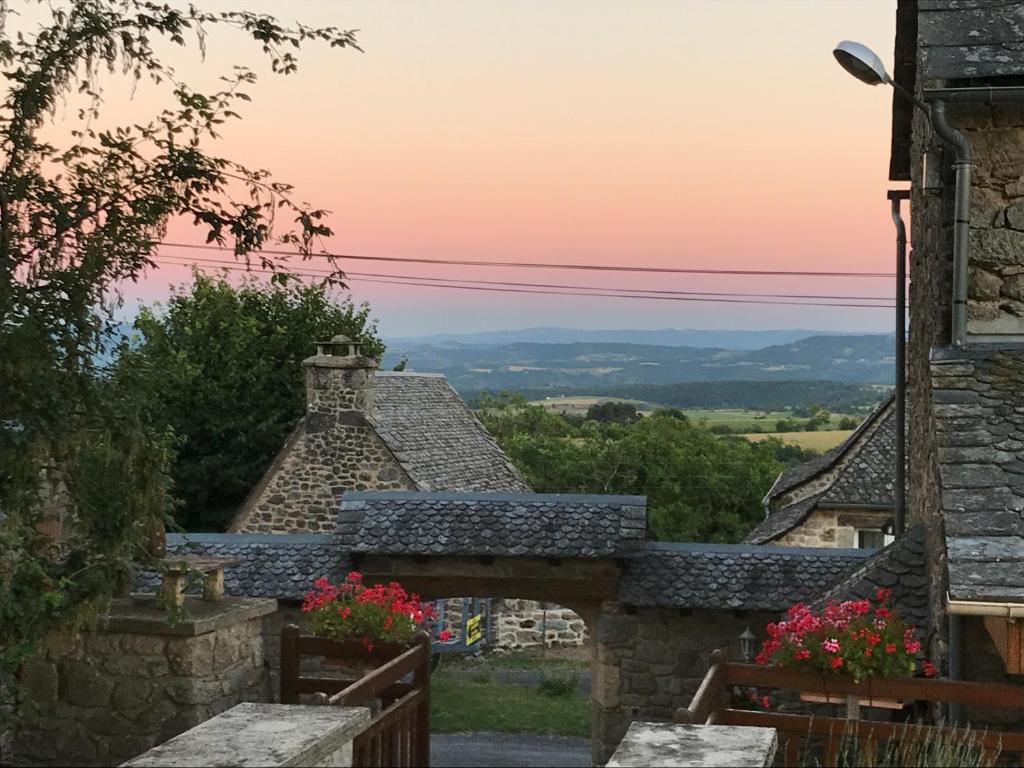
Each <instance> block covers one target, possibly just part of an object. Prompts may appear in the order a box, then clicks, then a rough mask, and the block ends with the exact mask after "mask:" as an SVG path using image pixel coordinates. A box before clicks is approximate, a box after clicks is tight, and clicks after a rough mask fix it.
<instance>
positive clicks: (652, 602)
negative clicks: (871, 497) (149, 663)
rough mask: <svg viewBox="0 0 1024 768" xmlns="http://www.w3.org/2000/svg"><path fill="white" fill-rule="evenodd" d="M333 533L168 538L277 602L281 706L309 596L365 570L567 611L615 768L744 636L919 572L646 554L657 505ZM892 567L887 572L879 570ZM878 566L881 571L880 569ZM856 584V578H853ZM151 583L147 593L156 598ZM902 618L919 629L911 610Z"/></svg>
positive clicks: (373, 575) (618, 503)
mask: <svg viewBox="0 0 1024 768" xmlns="http://www.w3.org/2000/svg"><path fill="white" fill-rule="evenodd" d="M336 519H337V523H338V525H337V527H336V529H335V530H334V531H333V532H332V533H287V534H248V533H227V534H188V535H182V534H171V535H168V537H167V542H168V547H169V548H170V549H172V550H173V551H177V552H192V553H195V554H202V555H208V556H215V557H227V558H232V559H235V560H237V561H238V564H237V565H235V566H233V567H231V568H229V569H227V570H226V571H225V574H224V575H225V590H226V591H227V593H228V594H230V595H248V596H254V597H270V598H275V599H277V601H278V605H279V608H278V611H277V612H276V613H275V614H273V615H271V616H268V617H267V618H266V619H265V620H264V646H265V649H266V650H265V653H266V658H267V659H268V661H269V663H270V665H271V680H272V681H273V684H272V685H271V690H273V691H276V690H277V685H276V679H275V677H276V670H275V669H274V664H275V659H276V658H277V647H278V646H277V643H278V638H279V635H280V629H281V624H282V622H286V621H293V620H295V619H296V618H298V617H299V615H300V614H299V611H298V605H299V602H300V601H301V599H302V596H303V594H304V592H305V591H306V590H307V589H308V588H309V584H310V583H311V582H312V580H313V579H315V578H316V577H318V576H320V575H323V574H324V573H343V572H345V571H346V570H348V569H350V568H358V569H359V570H361V571H362V572H363V573H364V574H365V577H366V578H367V579H369V580H370V581H382V582H383V581H386V580H391V579H396V580H398V581H400V582H401V583H402V584H403V585H405V586H406V587H407V588H409V589H410V590H415V591H417V592H419V593H420V594H422V595H424V596H427V597H444V596H447V595H452V594H460V595H464V596H470V597H503V598H525V599H528V600H534V601H545V602H551V603H556V604H558V605H561V606H565V607H566V608H568V609H571V610H572V611H573V612H574V614H575V615H577V616H578V617H580V619H581V620H582V621H583V622H585V624H586V625H587V628H588V630H589V632H590V634H591V636H592V638H593V642H592V644H591V659H592V664H591V669H592V672H593V681H594V682H593V688H592V694H591V709H592V741H593V750H594V759H595V764H598V765H603V764H604V763H605V761H606V760H607V759H608V757H609V756H610V755H611V753H612V751H613V750H614V748H615V746H616V745H617V744H618V743H619V741H620V740H621V739H622V737H623V735H624V734H625V732H626V729H627V728H628V726H629V723H630V722H631V721H633V720H638V719H639V720H650V719H669V718H671V716H672V714H673V713H674V711H675V710H676V709H677V708H679V707H683V706H686V705H687V704H689V701H690V698H691V697H692V695H693V693H694V691H695V690H696V688H697V686H698V685H699V684H700V681H701V679H702V678H703V676H704V674H705V673H706V671H707V669H708V666H709V663H710V661H709V660H710V655H711V653H712V652H713V651H714V650H716V649H726V650H727V652H728V653H729V654H731V656H732V657H733V658H743V657H742V655H741V650H740V643H739V638H740V635H741V634H742V633H743V632H744V631H745V630H746V629H747V628H750V629H752V630H754V631H757V632H760V631H761V630H762V628H763V627H764V625H765V623H766V622H768V621H774V620H776V619H777V617H778V615H779V613H780V612H782V611H784V610H786V609H787V608H788V607H789V606H790V605H792V604H793V603H794V602H797V601H808V602H810V601H813V600H815V599H818V598H819V597H821V596H822V595H825V594H827V593H829V592H830V591H836V590H850V591H851V592H855V591H856V590H858V589H860V590H864V589H867V590H873V589H874V588H877V587H878V586H892V587H895V589H896V593H897V597H898V598H900V596H902V595H903V594H905V593H913V594H920V593H921V590H920V588H919V587H918V586H915V585H914V584H912V583H911V582H908V581H907V576H906V574H907V572H908V571H909V572H917V573H919V572H920V570H921V569H920V563H919V562H918V563H917V564H916V566H915V565H911V566H910V567H907V566H906V565H905V564H903V562H902V558H903V554H902V549H901V550H900V553H898V555H897V558H896V559H898V560H899V561H898V562H894V556H893V555H894V552H896V550H895V548H894V547H889V548H887V549H885V550H882V551H881V552H880V553H877V554H872V553H871V552H870V551H868V550H851V549H821V548H813V547H777V546H772V545H767V546H766V545H750V544H742V545H721V544H670V543H656V542H651V541H648V540H647V529H646V500H645V499H643V498H638V497H617V496H578V495H571V494H528V493H457V492H448V493H424V492H408V491H406V492H394V491H384V492H381V491H376V492H373V491H371V492H350V493H347V494H345V495H344V496H343V497H342V500H341V502H340V504H339V506H338V509H337V510H336ZM883 554H884V555H885V557H882V555H883ZM869 566H870V567H869ZM854 577H856V578H854ZM153 578H154V577H153V576H152V575H149V576H145V577H143V579H142V580H141V582H140V585H139V586H140V587H144V588H145V587H152V586H153ZM901 610H904V611H905V612H906V613H907V615H912V610H913V608H912V607H908V608H904V607H903V606H902V603H901Z"/></svg>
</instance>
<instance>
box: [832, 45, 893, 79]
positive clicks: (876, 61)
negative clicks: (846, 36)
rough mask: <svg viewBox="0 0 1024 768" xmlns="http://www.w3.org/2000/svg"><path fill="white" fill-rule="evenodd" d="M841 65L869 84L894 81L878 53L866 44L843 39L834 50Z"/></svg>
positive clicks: (834, 54) (833, 53)
mask: <svg viewBox="0 0 1024 768" xmlns="http://www.w3.org/2000/svg"><path fill="white" fill-rule="evenodd" d="M832 55H833V56H835V57H836V61H838V62H839V66H841V67H842V68H843V69H845V70H846V71H847V72H849V73H850V74H851V75H853V76H854V77H856V78H857V79H858V80H860V81H861V82H862V83H867V84H868V85H881V84H882V83H890V84H891V83H892V78H891V77H889V73H888V72H886V71H885V65H884V64H882V60H881V59H880V58H878V55H877V54H876V53H875V52H874V51H872V50H871V49H870V48H868V47H867V46H866V45H862V44H860V43H855V42H853V41H851V40H843V41H842V42H841V43H839V45H837V46H836V47H835V49H834V50H833V51H832Z"/></svg>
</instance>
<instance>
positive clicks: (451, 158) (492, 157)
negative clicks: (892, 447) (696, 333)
mask: <svg viewBox="0 0 1024 768" xmlns="http://www.w3.org/2000/svg"><path fill="white" fill-rule="evenodd" d="M203 6H204V7H206V8H209V7H220V8H224V9H228V8H233V7H241V4H235V3H230V2H212V1H209V0H204V3H203ZM895 6H896V4H895V1H894V0H877V1H873V0H848V1H842V0H803V1H798V0H778V1H770V0H746V1H744V0H674V1H669V0H664V1H663V2H657V1H654V0H629V1H628V2H627V1H626V0H619V1H618V2H598V1H597V0H579V1H576V0H572V1H570V0H558V2H550V1H542V0H516V1H515V2H510V1H509V0H502V1H497V0H474V2H460V1H458V0H448V1H444V2H442V1H440V0H437V1H432V0H417V2H382V0H345V1H344V2H342V1H341V0H303V1H302V2H294V1H293V2H288V3H283V2H256V0H248V1H247V2H246V3H245V4H244V7H245V8H248V9H251V10H258V11H266V12H269V13H274V14H275V15H277V16H278V17H279V18H281V19H282V20H285V21H292V20H299V21H302V22H303V23H306V24H311V25H335V26H339V27H342V28H346V29H358V30H360V31H359V33H358V39H359V42H360V44H361V46H362V47H363V48H364V50H365V52H364V53H359V52H357V51H351V50H338V49H327V48H323V47H317V46H315V45H314V46H309V47H308V48H307V49H306V50H304V51H302V53H301V59H300V68H299V72H298V74H296V75H293V76H289V77H276V76H273V75H271V74H270V73H269V70H268V69H267V68H266V67H264V66H262V63H261V62H260V58H259V55H258V52H257V51H256V49H254V48H253V47H252V44H251V41H249V42H248V43H247V41H246V40H245V39H243V38H242V37H241V36H240V35H236V34H233V33H231V32H227V31H219V30H214V32H213V34H212V36H211V39H210V41H209V48H210V52H209V55H208V57H207V59H206V61H205V62H201V61H200V60H199V56H198V52H196V51H181V50H175V51H173V52H172V53H171V54H170V55H171V56H172V57H173V59H172V60H173V61H174V63H175V64H176V67H177V69H178V72H179V75H181V76H183V77H184V78H185V79H189V80H193V81H195V82H196V84H197V85H203V84H207V83H209V84H212V83H213V79H212V78H213V77H214V76H216V75H219V74H226V73H228V72H229V71H230V67H231V65H232V64H235V63H249V64H252V65H254V68H255V69H256V71H257V72H259V73H260V80H259V82H258V83H257V84H256V85H255V86H254V87H252V88H251V89H250V93H251V94H252V96H253V102H252V103H251V104H249V105H245V106H246V109H245V111H244V114H243V118H244V119H243V120H242V121H241V122H236V123H235V124H234V125H232V126H231V127H230V128H229V130H227V131H226V132H225V137H224V139H223V141H222V142H221V145H220V146H219V147H216V151H217V152H219V153H221V154H224V155H227V156H230V157H232V158H234V159H237V160H240V161H242V162H245V163H247V164H250V165H253V166H259V167H265V168H268V169H270V170H271V171H273V172H274V174H275V175H276V177H277V178H279V179H280V180H282V181H287V182H289V183H291V184H294V185H295V186H296V188H297V190H298V194H299V196H300V197H301V198H302V199H305V200H308V201H309V202H311V203H313V204H315V205H317V206H320V207H324V208H327V209H330V210H331V211H332V212H333V215H332V218H331V222H330V224H331V226H332V227H333V228H334V230H335V232H336V236H335V237H334V238H333V239H332V241H331V242H330V243H329V247H330V248H331V249H332V250H335V251H338V252H345V253H355V254H365V255H372V256H403V257H417V258H426V259H472V260H484V261H489V260H504V261H513V260H514V261H529V262H545V263H551V262H569V263H575V264H599V265H601V264H604V265H614V264H633V265H644V266H657V267H685V268H714V269H768V270H772V269H781V270H825V271H832V270H838V271H872V272H879V271H881V272H891V271H892V268H893V251H894V245H893V240H894V233H893V226H892V222H891V219H890V217H889V210H888V202H887V201H886V199H885V193H886V189H887V188H888V187H889V186H890V184H889V182H888V181H887V179H886V172H887V162H888V139H889V109H890V103H891V102H890V100H891V93H890V92H889V91H888V90H887V89H883V88H869V87H867V86H864V85H862V84H860V83H858V82H856V81H855V80H853V79H852V78H851V77H850V76H849V75H847V74H845V73H844V72H843V71H842V70H841V69H840V68H839V67H838V66H837V65H836V64H835V63H834V61H833V59H832V56H831V49H832V47H833V45H834V44H835V43H836V42H837V41H839V40H840V39H843V38H849V39H853V40H859V41H861V42H864V43H866V44H868V45H869V46H871V47H872V48H874V49H875V50H876V51H878V53H879V54H880V55H881V56H882V58H883V60H884V61H885V62H886V63H887V65H888V66H890V67H891V60H892V48H893V34H894V26H895ZM111 82H114V79H112V81H111ZM165 98H166V94H161V93H160V92H156V91H152V90H151V89H143V90H142V91H140V92H139V93H137V94H135V96H134V97H133V98H129V97H128V96H127V94H124V93H117V92H116V89H115V92H112V94H111V96H110V97H109V100H108V104H109V109H108V111H107V113H106V116H105V120H107V121H110V122H111V123H114V122H127V121H130V120H138V119H141V118H143V117H145V116H148V115H151V114H153V113H154V112H155V111H156V109H157V108H158V106H160V105H162V104H163V103H166V102H165ZM68 119H70V117H68ZM172 237H173V238H174V239H175V240H182V241H187V242H201V237H200V235H199V234H198V233H196V232H194V231H190V229H189V228H188V227H181V226H175V227H174V229H173V232H172ZM164 253H166V254H167V255H172V254H173V255H176V256H184V255H188V254H189V253H191V254H193V255H195V252H189V251H182V250H177V249H169V248H168V249H165V250H164ZM346 267H347V268H348V269H349V270H350V271H353V272H376V273H388V274H394V275H403V276H411V277H423V276H427V277H435V278H436V277H446V278H456V279H463V280H465V279H473V280H500V281H513V282H540V283H553V284H575V285H585V286H602V287H603V286H606V287H608V288H624V287H628V288H637V289H648V288H656V289H659V290H666V289H668V290H680V291H707V292H730V291H733V292H735V291H738V292H747V293H780V294H782V293H784V294H800V293H804V294H823V295H850V296H882V297H888V296H891V295H892V291H893V285H892V281H891V279H865V278H861V279H855V278H793V277H787V278H779V277H764V276H758V277H734V276H728V277H724V276H701V275H659V274H622V273H614V272H583V271H576V272H573V271H562V270H534V269H494V268H476V267H465V266H460V267H453V266H448V267H444V266H437V265H417V264H386V263H376V262H358V263H351V264H350V265H346ZM186 276H187V272H186V270H185V268H184V267H181V268H162V269H160V270H159V271H157V272H156V273H154V274H151V275H149V276H148V277H147V279H146V280H145V281H144V283H142V285H141V286H140V287H137V288H131V289H130V290H129V295H130V297H131V298H132V299H133V300H138V299H142V300H144V301H152V300H158V299H160V298H162V297H165V296H166V295H167V291H168V286H169V285H170V284H171V283H177V282H181V281H182V280H183V279H185V277H186ZM351 290H352V295H353V297H354V298H355V299H356V300H357V301H361V300H367V301H369V302H370V303H371V304H372V306H373V309H374V313H375V315H376V316H377V317H378V318H379V321H380V327H381V330H382V331H383V332H384V333H385V334H389V335H412V334H418V333H431V332H437V331H472V330H487V329H498V328H522V327H530V326H537V325H563V326H574V327H586V328H613V327H615V328H625V327H632V328H659V327H676V328H783V327H802V328H815V329H842V330H887V329H889V328H890V327H891V322H892V313H891V311H890V310H887V309H852V308H841V307H816V308H800V307H788V306H783V307H770V306H764V305H743V304H712V303H695V302H677V301H636V300H626V299H619V298H592V297H586V298H584V297H569V296H562V295H557V296H533V295H527V294H517V293H485V292H471V291H454V290H446V289H427V288H418V287H407V286H396V285H381V284H375V283H369V282H365V280H364V279H362V278H358V277H353V278H352V280H351Z"/></svg>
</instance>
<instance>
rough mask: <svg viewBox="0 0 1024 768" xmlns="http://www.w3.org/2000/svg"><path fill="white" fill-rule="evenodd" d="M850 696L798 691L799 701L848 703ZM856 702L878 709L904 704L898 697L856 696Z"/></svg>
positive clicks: (897, 707) (902, 705) (899, 707)
mask: <svg viewBox="0 0 1024 768" xmlns="http://www.w3.org/2000/svg"><path fill="white" fill-rule="evenodd" d="M849 698H851V697H848V696H845V695H844V694H840V693H817V692H811V691H802V692H801V693H800V701H807V702H810V703H812V704H847V705H848V704H849V701H848V699H849ZM856 703H857V704H858V705H859V706H861V707H876V708H878V709H903V707H904V706H906V702H905V701H900V700H899V699H876V698H869V699H863V698H859V697H857V699H856Z"/></svg>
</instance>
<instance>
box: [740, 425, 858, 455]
mask: <svg viewBox="0 0 1024 768" xmlns="http://www.w3.org/2000/svg"><path fill="white" fill-rule="evenodd" d="M849 434H850V433H849V431H847V430H844V429H836V430H828V431H823V432H773V433H770V434H768V433H759V432H755V433H753V434H749V435H744V437H745V438H747V439H748V440H750V441H751V442H757V441H758V440H767V439H768V438H769V437H774V438H777V439H779V440H781V441H782V442H784V443H789V444H790V445H799V446H800V447H801V448H809V449H811V450H812V451H827V450H829V449H830V448H835V447H836V446H837V445H839V444H840V443H841V442H843V440H845V439H846V438H847V437H848V436H849Z"/></svg>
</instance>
